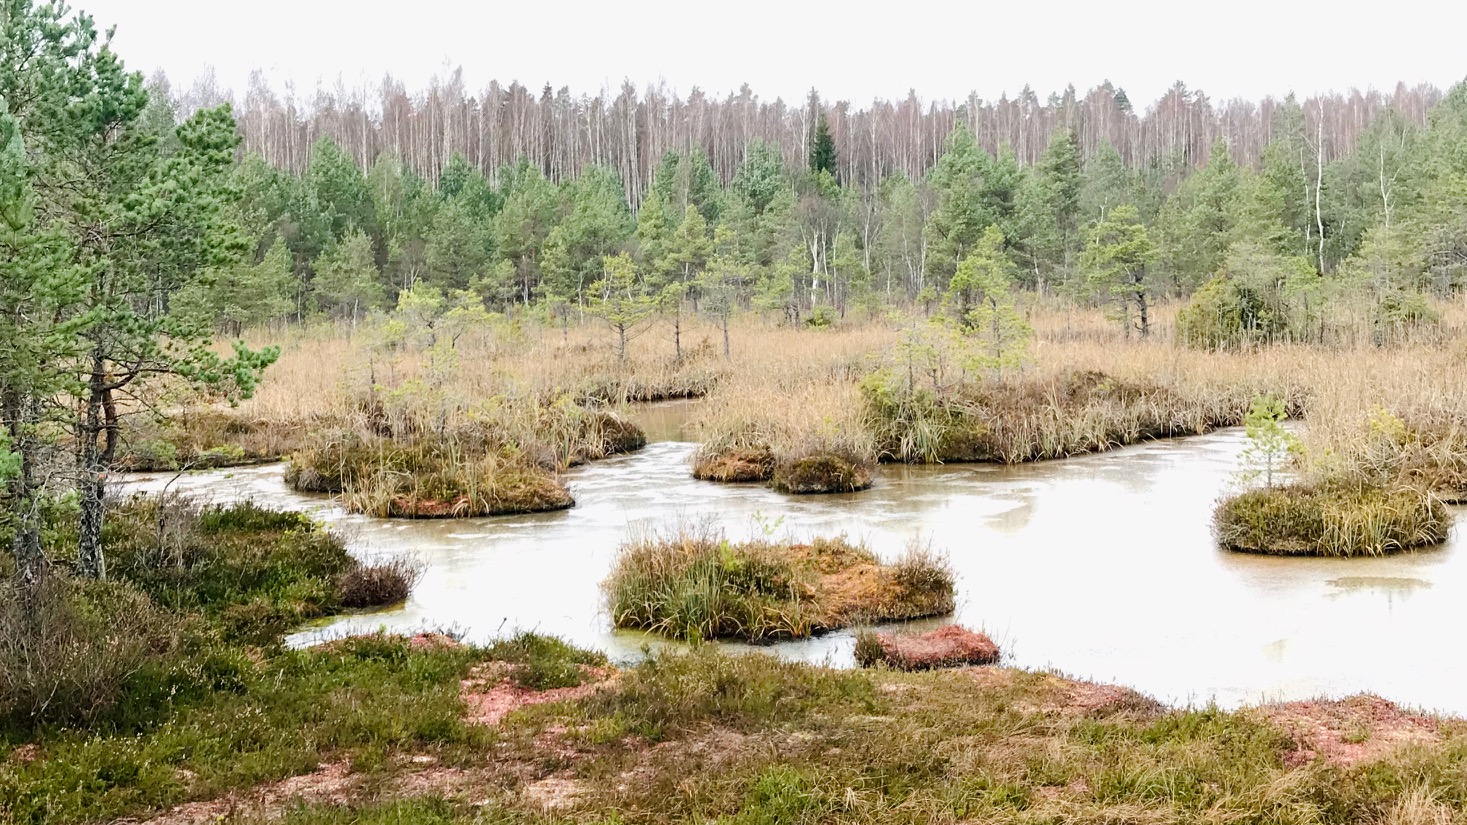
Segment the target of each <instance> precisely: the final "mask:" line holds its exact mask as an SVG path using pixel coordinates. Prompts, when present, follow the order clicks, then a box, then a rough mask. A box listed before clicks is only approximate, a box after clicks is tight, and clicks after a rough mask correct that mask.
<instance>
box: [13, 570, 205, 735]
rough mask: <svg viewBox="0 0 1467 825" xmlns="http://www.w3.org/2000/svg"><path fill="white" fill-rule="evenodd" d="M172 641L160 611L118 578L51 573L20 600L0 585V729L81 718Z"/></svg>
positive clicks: (108, 705)
mask: <svg viewBox="0 0 1467 825" xmlns="http://www.w3.org/2000/svg"><path fill="white" fill-rule="evenodd" d="M180 643H181V639H180V634H179V631H178V629H177V628H175V627H172V626H171V624H170V622H169V620H168V618H167V617H166V616H165V615H164V614H163V612H162V611H160V610H159V609H158V608H157V607H156V606H155V605H154V604H153V602H152V600H150V599H149V598H148V597H147V595H146V594H144V593H142V592H140V591H139V590H138V589H137V588H135V587H133V586H131V585H128V584H126V583H122V582H80V581H73V580H71V579H69V578H66V577H64V576H60V575H52V576H50V577H48V579H47V580H46V582H45V584H44V585H43V587H42V589H41V591H40V592H39V593H36V594H34V595H33V596H32V598H31V599H30V600H29V601H28V602H23V601H22V599H21V596H20V594H19V593H17V592H15V590H14V588H13V586H12V585H11V584H9V583H4V584H0V728H5V727H12V728H13V727H25V726H27V725H29V724H31V723H32V722H39V721H44V722H47V723H51V724H86V723H89V722H91V721H93V720H94V719H96V718H97V717H99V716H100V715H102V714H104V713H105V712H107V711H109V710H111V709H112V708H113V707H114V706H115V705H116V704H117V703H118V701H119V700H120V699H121V698H122V696H123V694H124V692H125V691H126V690H127V687H128V680H129V679H130V678H131V677H132V676H133V675H134V674H136V673H137V672H138V671H139V670H141V669H143V668H144V667H145V666H147V665H148V664H149V663H151V662H155V661H159V660H162V659H165V658H168V657H171V656H173V655H174V654H175V653H176V651H177V649H178V647H179V645H180Z"/></svg>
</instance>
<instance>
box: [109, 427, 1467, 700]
mask: <svg viewBox="0 0 1467 825" xmlns="http://www.w3.org/2000/svg"><path fill="white" fill-rule="evenodd" d="M681 413H682V409H681V408H680V407H677V406H674V407H669V408H653V409H650V410H647V411H644V413H643V424H644V426H645V427H646V429H647V430H648V434H649V437H650V439H651V441H652V443H651V444H649V446H648V447H647V448H646V449H644V450H642V451H641V452H639V453H636V454H634V455H627V456H619V457H616V458H612V459H609V460H606V461H601V462H596V463H594V464H590V465H587V466H584V467H579V468H576V469H573V470H572V471H570V473H569V474H568V476H567V480H568V483H569V486H570V488H571V491H572V492H573V493H574V495H575V497H576V500H577V502H578V503H577V506H576V507H575V508H574V509H571V510H568V511H564V512H558V513H548V514H538V515H531V516H511V517H499V518H492V519H469V520H453V521H398V520H392V521H389V520H384V519H374V518H368V517H364V516H357V515H350V514H347V513H345V512H344V511H343V510H341V509H340V508H338V507H336V506H334V505H333V504H332V502H331V501H330V500H329V499H326V498H323V497H315V496H306V495H301V494H298V493H294V492H292V491H290V490H289V489H287V488H286V486H285V484H284V482H283V480H282V474H283V469H284V468H283V466H282V465H267V466H261V467H252V468H244V469H235V470H221V471H211V472H200V473H192V474H186V475H182V476H178V477H176V478H175V477H174V476H173V475H140V476H134V477H131V478H130V479H129V481H128V482H127V484H126V487H127V488H130V489H133V490H148V491H159V490H162V489H164V488H165V487H166V488H167V489H168V490H170V491H177V492H182V493H185V494H188V495H191V496H197V497H199V498H202V499H204V500H208V501H214V502H228V501H233V500H238V499H246V498H248V499H253V500H255V501H256V502H257V503H260V504H262V505H268V506H273V507H281V508H294V509H301V510H305V511H307V512H310V513H311V514H313V515H314V516H316V517H317V518H320V519H322V520H323V521H325V522H328V523H330V524H332V525H333V526H335V527H336V528H338V529H340V530H342V531H344V532H345V534H346V535H347V536H348V537H349V540H350V542H351V545H352V547H353V550H354V552H356V553H358V555H361V556H363V557H370V556H374V555H382V554H396V553H410V554H413V555H414V556H416V557H417V558H418V559H420V560H421V561H422V562H423V563H424V565H425V569H424V575H423V578H422V581H421V582H420V583H419V584H418V586H417V589H416V590H415V591H414V593H413V595H412V596H411V598H409V600H408V601H407V602H406V603H405V604H403V605H401V606H398V607H396V608H392V609H388V610H384V611H377V612H372V613H364V614H356V615H349V616H343V617H337V618H336V619H333V620H331V621H329V622H327V623H323V624H321V625H318V626H313V627H311V628H306V629H303V630H301V631H300V632H298V633H297V634H295V635H294V636H293V637H292V642H294V643H298V644H308V643H310V642H312V641H314V640H318V639H323V638H333V637H336V636H339V635H342V634H344V633H347V632H358V631H371V630H376V629H378V628H386V629H389V630H399V631H407V632H411V631H416V630H421V629H423V628H425V627H430V628H433V627H451V628H454V629H457V630H458V631H460V632H462V633H464V634H465V636H466V637H467V638H469V639H472V640H484V639H488V638H491V637H494V636H496V635H499V634H502V633H506V632H509V631H511V630H515V629H525V630H537V631H540V632H543V633H552V634H556V635H559V636H562V637H564V638H566V639H569V640H571V641H573V642H575V643H577V644H580V645H585V646H589V647H594V648H599V649H601V650H604V651H606V652H607V653H608V654H609V655H610V656H611V657H612V658H613V659H614V660H632V659H635V658H637V657H638V656H639V655H640V651H641V649H642V647H643V646H644V645H648V644H651V645H654V646H655V645H657V644H659V643H660V642H659V641H658V640H656V639H653V638H650V637H648V636H646V635H644V634H641V633H631V632H623V631H615V630H613V629H612V627H611V623H610V620H609V618H608V616H607V615H606V612H605V610H604V608H603V601H602V596H601V592H600V590H599V583H600V581H601V580H602V579H603V578H604V577H605V575H606V573H607V571H608V570H609V569H610V566H611V561H612V557H613V556H614V554H615V552H616V549H617V545H618V544H619V543H620V542H621V541H622V540H623V539H624V538H625V537H626V536H627V535H628V533H629V531H633V530H638V529H647V528H648V527H655V526H658V525H665V524H668V523H670V522H672V521H674V520H676V519H678V518H688V519H703V518H711V519H715V520H716V521H717V522H718V523H719V524H721V525H722V526H723V527H724V528H725V529H726V531H727V532H728V534H729V536H730V537H731V538H742V537H747V536H749V535H751V534H761V533H764V532H766V531H773V532H774V533H775V534H777V535H791V536H794V537H796V538H807V537H809V536H812V535H822V534H823V535H833V534H839V533H844V534H846V535H848V536H850V537H851V538H853V539H856V540H859V541H863V542H865V543H867V544H868V545H869V546H870V547H872V548H873V549H874V550H876V551H877V552H878V553H880V554H882V555H883V556H887V557H890V556H893V555H895V554H897V553H899V552H900V551H901V550H902V549H903V548H905V547H906V546H907V544H908V543H909V542H911V541H912V540H914V539H915V540H919V541H923V542H930V543H931V545H932V546H933V547H934V548H935V549H938V550H941V551H944V552H946V553H947V555H948V556H949V558H950V559H951V562H952V566H953V569H954V570H955V572H956V573H957V586H958V612H957V615H956V616H955V617H952V618H949V619H946V620H943V621H941V622H927V623H922V624H919V625H918V626H923V627H925V626H933V625H935V624H941V623H945V622H946V621H954V620H955V621H958V622H961V623H962V624H965V625H967V626H969V627H973V628H977V629H983V630H985V631H987V632H988V633H989V635H991V636H992V637H993V638H994V639H995V640H996V641H998V642H999V644H1000V645H1001V646H1002V647H1003V649H1004V651H1005V654H1006V658H1005V662H1006V663H1007V664H1011V665H1015V666H1018V667H1025V668H1054V669H1056V670H1058V671H1061V672H1063V673H1065V674H1068V675H1071V676H1076V677H1080V678H1086V679H1093V680H1096V681H1100V682H1114V683H1118V684H1123V685H1128V686H1130V687H1134V688H1136V689H1138V690H1140V691H1142V692H1144V693H1147V694H1149V695H1151V696H1154V697H1156V698H1158V699H1160V700H1162V701H1164V702H1168V703H1173V704H1188V703H1193V704H1197V703H1205V702H1208V701H1216V702H1218V703H1219V704H1221V705H1224V706H1235V705H1239V704H1251V703H1257V702H1262V701H1272V700H1291V699H1304V698H1314V697H1319V696H1336V697H1337V696H1342V695H1348V694H1351V693H1357V692H1364V691H1368V692H1373V693H1378V694H1380V695H1382V696H1384V697H1386V698H1388V699H1391V700H1394V701H1396V702H1400V703H1403V704H1406V705H1409V706H1414V707H1419V708H1424V709H1429V710H1437V711H1443V712H1450V713H1454V714H1458V715H1467V691H1463V690H1462V689H1461V685H1462V684H1464V683H1467V648H1464V647H1461V646H1458V645H1456V644H1454V643H1453V642H1452V641H1451V639H1452V638H1454V635H1453V629H1454V628H1456V627H1457V626H1458V625H1460V624H1461V621H1462V619H1463V617H1464V616H1467V607H1464V605H1467V546H1464V545H1467V538H1464V532H1463V528H1462V527H1461V526H1459V527H1458V528H1457V529H1455V530H1454V531H1453V535H1452V538H1451V540H1450V541H1449V542H1448V543H1447V544H1445V545H1443V546H1441V547H1439V548H1436V549H1432V550H1429V551H1425V552H1420V553H1414V554H1405V555H1400V556H1394V557H1390V558H1382V559H1297V558H1296V559H1281V558H1265V557H1256V556H1242V555H1236V554H1230V553H1226V552H1224V551H1221V550H1219V549H1217V547H1216V546H1215V544H1214V543H1213V540H1212V536H1211V532H1210V526H1209V519H1210V515H1211V511H1212V507H1213V504H1214V502H1215V501H1216V500H1217V498H1218V497H1219V496H1220V495H1221V494H1222V493H1223V492H1224V491H1226V490H1227V489H1228V485H1229V483H1230V481H1231V478H1232V475H1233V473H1234V471H1235V470H1236V468H1237V456H1238V453H1239V451H1240V450H1241V449H1242V447H1243V440H1244V439H1243V434H1242V431H1241V430H1225V431H1220V432H1217V433H1213V434H1210V435H1205V436H1198V437H1195V438H1186V439H1178V440H1172V441H1159V442H1153V443H1149V444H1145V445H1142V446H1138V447H1131V448H1125V449H1120V450H1115V451H1113V452H1109V453H1103V454H1097V455H1090V456H1083V457H1077V458H1072V459H1068V460H1064V461H1055V462H1047V463H1040V464H1031V465H1024V466H1018V467H1001V466H992V465H947V466H922V467H908V466H901V465H886V466H883V467H882V468H881V470H880V472H879V473H878V475H877V481H876V485H875V487H873V488H872V489H871V490H868V491H866V492H862V493H857V494H852V495H836V496H812V497H789V496H784V495H780V494H778V493H775V492H773V491H771V490H768V489H765V488H764V487H761V486H742V485H720V484H714V483H710V482H701V481H696V480H694V479H693V478H692V477H691V476H690V474H689V470H688V459H689V457H690V456H691V454H692V452H693V450H694V449H695V445H694V444H692V443H688V442H686V441H683V440H680V438H681V433H680V422H681V418H682V415H681ZM853 645H854V635H853V634H852V633H846V632H842V633H833V634H829V635H825V636H821V637H818V638H815V639H811V640H805V641H797V642H784V643H779V644H775V645H773V646H770V647H766V648H764V649H765V650H769V651H771V652H774V653H776V654H778V655H781V656H785V657H789V658H793V659H804V660H809V661H814V662H822V661H828V662H829V663H831V664H833V665H836V666H841V667H846V666H850V665H851V664H852V647H853Z"/></svg>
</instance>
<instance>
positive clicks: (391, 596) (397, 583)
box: [336, 556, 423, 608]
mask: <svg viewBox="0 0 1467 825" xmlns="http://www.w3.org/2000/svg"><path fill="white" fill-rule="evenodd" d="M422 575H423V568H422V565H420V564H418V563H417V562H415V561H413V560H412V559H409V558H406V557H404V556H396V557H393V558H390V559H387V560H386V561H381V562H377V563H374V564H357V565H355V566H353V567H352V569H350V570H348V571H346V572H345V573H343V574H341V576H339V577H338V578H337V580H336V586H337V590H338V592H339V594H340V599H341V605H342V607H351V608H361V607H382V606H384V605H389V604H397V603H398V602H401V601H404V600H406V599H407V597H408V595H409V594H411V593H412V592H413V587H414V586H415V585H417V583H418V579H420V578H422Z"/></svg>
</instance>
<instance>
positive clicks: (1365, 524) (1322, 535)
mask: <svg viewBox="0 0 1467 825" xmlns="http://www.w3.org/2000/svg"><path fill="white" fill-rule="evenodd" d="M1451 523H1452V513H1451V510H1449V509H1448V508H1447V506H1446V505H1445V504H1443V503H1442V500H1441V499H1440V498H1438V497H1437V496H1436V495H1435V494H1433V493H1431V492H1429V491H1424V490H1421V489H1419V488H1416V487H1409V486H1398V487H1389V488H1387V487H1358V486H1352V485H1345V484H1330V483H1320V484H1289V485H1283V486H1278V487H1269V488H1264V489H1259V490H1251V491H1249V492H1246V493H1242V494H1241V495H1237V496H1233V497H1232V498H1229V499H1226V500H1224V501H1223V502H1222V503H1220V504H1219V505H1218V506H1217V510H1216V511H1215V512H1214V514H1213V528H1214V531H1215V532H1216V534H1217V538H1218V541H1219V543H1221V544H1222V546H1223V547H1225V548H1227V549H1229V550H1234V551H1237V552H1243V553H1264V554H1268V555H1278V556H1383V555H1387V554H1389V553H1397V552H1401V551H1404V550H1413V549H1417V548H1421V547H1428V546H1431V545H1433V544H1440V543H1441V542H1443V541H1445V540H1446V538H1447V533H1448V530H1449V529H1450V527H1451Z"/></svg>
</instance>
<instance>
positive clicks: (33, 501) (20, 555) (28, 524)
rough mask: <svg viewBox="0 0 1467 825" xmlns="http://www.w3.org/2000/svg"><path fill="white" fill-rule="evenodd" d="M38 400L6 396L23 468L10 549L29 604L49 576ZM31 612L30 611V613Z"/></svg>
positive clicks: (14, 486)
mask: <svg viewBox="0 0 1467 825" xmlns="http://www.w3.org/2000/svg"><path fill="white" fill-rule="evenodd" d="M34 412H35V402H34V401H33V400H32V399H30V398H28V397H26V396H25V395H23V394H22V393H20V392H18V391H11V392H7V393H6V395H5V420H6V422H7V423H8V429H9V432H10V448H11V450H12V451H13V452H14V453H15V455H16V456H17V457H18V458H19V459H20V467H19V469H18V471H17V472H16V474H15V477H14V478H12V479H11V480H10V483H9V485H7V486H8V487H9V490H8V491H7V495H8V498H9V499H10V509H11V512H12V515H13V522H12V524H13V529H14V531H15V532H14V535H13V536H12V537H11V542H10V551H11V554H12V555H13V556H14V557H15V580H16V584H17V585H19V589H20V598H21V600H22V602H23V604H25V605H27V606H28V605H29V604H30V603H31V602H33V601H34V599H35V598H36V596H37V594H38V593H39V592H40V589H41V585H42V583H43V582H44V580H45V576H46V567H47V565H46V556H45V553H44V551H43V550H42V549H41V513H40V509H41V502H40V499H39V498H38V497H37V495H36V488H37V486H38V485H37V483H36V440H35V438H34V437H33V436H32V435H31V432H30V426H31V423H32V422H31V418H32V416H33V415H34ZM30 612H31V611H30V610H29V609H27V610H26V613H27V614H29V613H30Z"/></svg>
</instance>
